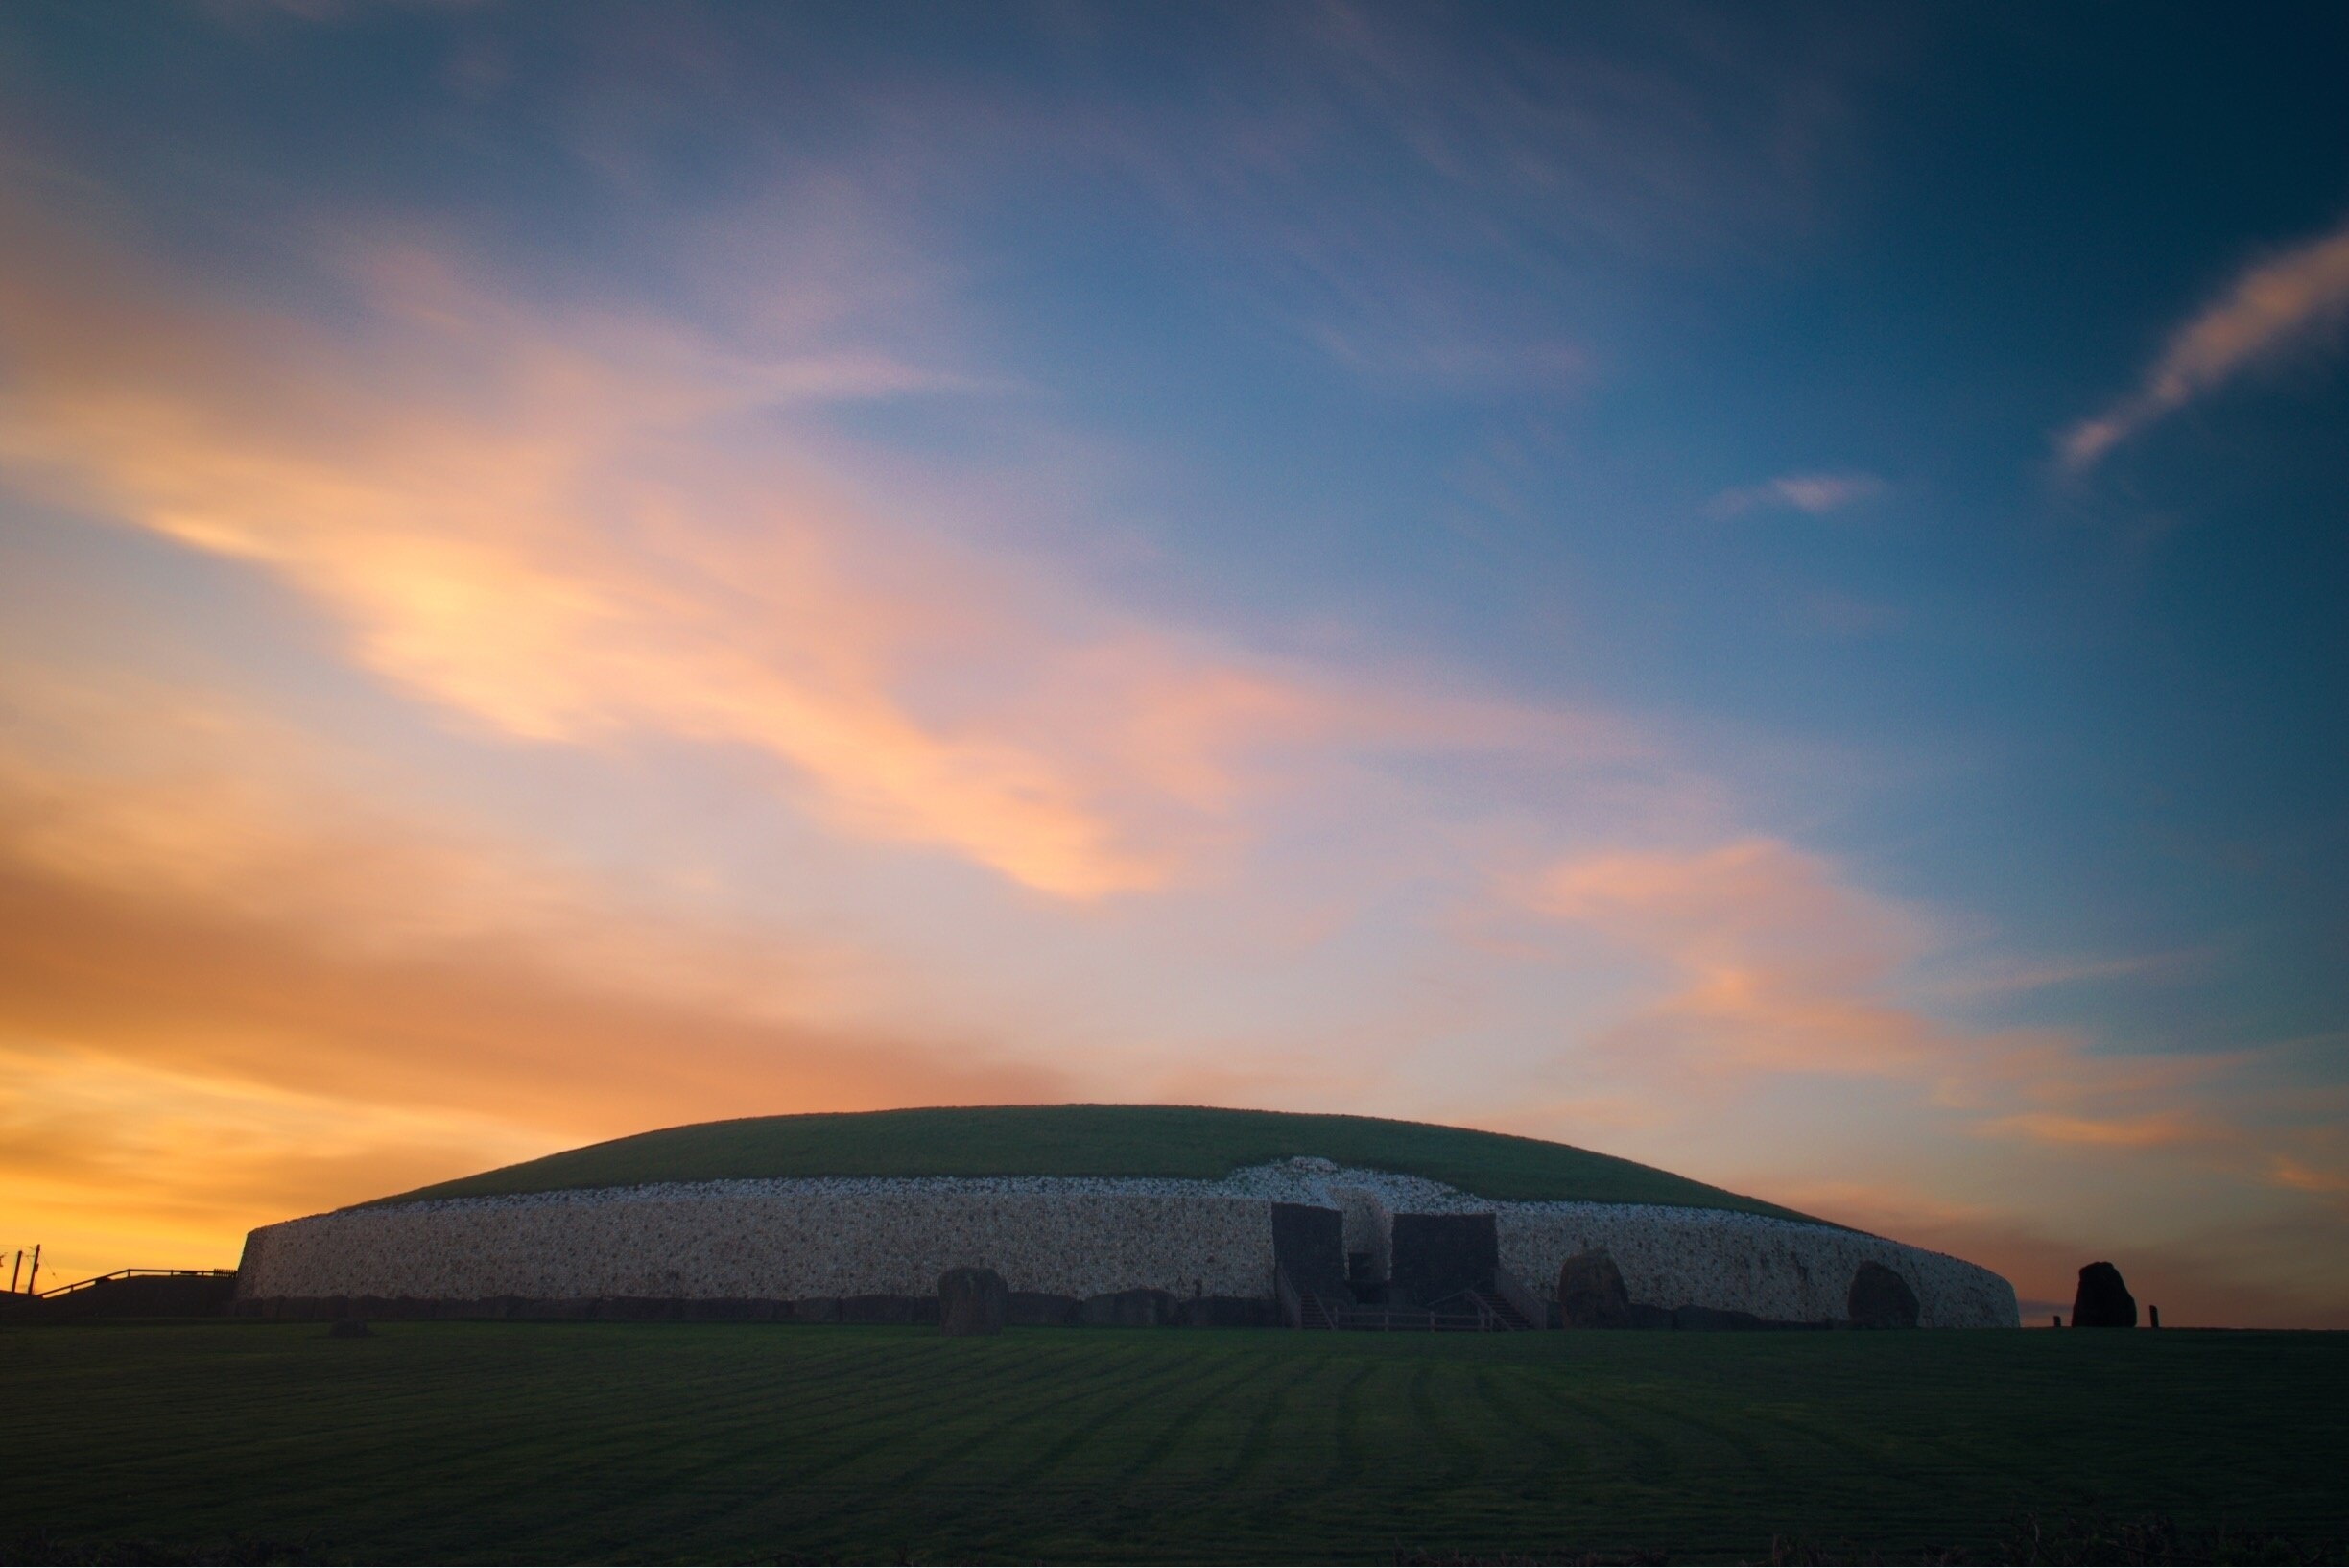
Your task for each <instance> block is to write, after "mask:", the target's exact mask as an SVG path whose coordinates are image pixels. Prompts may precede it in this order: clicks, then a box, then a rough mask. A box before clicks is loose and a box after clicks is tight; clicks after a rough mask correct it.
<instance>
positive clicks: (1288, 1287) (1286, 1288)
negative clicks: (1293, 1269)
mask: <svg viewBox="0 0 2349 1568" xmlns="http://www.w3.org/2000/svg"><path fill="white" fill-rule="evenodd" d="M1272 1290H1273V1293H1274V1294H1275V1295H1278V1296H1279V1297H1280V1304H1281V1316H1282V1317H1283V1318H1284V1319H1287V1320H1288V1323H1289V1326H1290V1327H1291V1328H1303V1327H1304V1326H1305V1304H1304V1303H1303V1302H1302V1301H1300V1300H1298V1299H1297V1292H1296V1287H1295V1286H1294V1285H1292V1284H1291V1283H1290V1282H1289V1271H1288V1270H1286V1269H1280V1268H1275V1269H1274V1270H1273V1271H1272Z"/></svg>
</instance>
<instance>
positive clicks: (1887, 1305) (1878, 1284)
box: [1843, 1262, 1917, 1328]
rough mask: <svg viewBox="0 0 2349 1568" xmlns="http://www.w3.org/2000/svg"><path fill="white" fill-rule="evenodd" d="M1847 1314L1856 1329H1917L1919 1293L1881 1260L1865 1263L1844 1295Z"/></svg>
mask: <svg viewBox="0 0 2349 1568" xmlns="http://www.w3.org/2000/svg"><path fill="white" fill-rule="evenodd" d="M1843 1316H1844V1317H1846V1318H1848V1319H1851V1322H1852V1326H1853V1327H1854V1328H1914V1327H1916V1326H1917V1298H1916V1292H1914V1291H1912V1290H1910V1288H1909V1282H1908V1281H1907V1280H1905V1279H1903V1278H1901V1276H1900V1275H1898V1274H1896V1273H1894V1272H1893V1271H1891V1270H1889V1269H1887V1268H1886V1267H1885V1266H1884V1265H1883V1264H1881V1263H1874V1262H1869V1263H1863V1264H1862V1265H1861V1266H1860V1268H1859V1271H1857V1272H1855V1273H1854V1274H1853V1275H1852V1282H1851V1290H1850V1291H1849V1292H1847V1293H1845V1295H1844V1297H1843Z"/></svg>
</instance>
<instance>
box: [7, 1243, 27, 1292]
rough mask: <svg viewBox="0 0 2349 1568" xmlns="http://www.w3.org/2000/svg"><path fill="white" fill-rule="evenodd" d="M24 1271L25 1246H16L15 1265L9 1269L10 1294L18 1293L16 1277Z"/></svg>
mask: <svg viewBox="0 0 2349 1568" xmlns="http://www.w3.org/2000/svg"><path fill="white" fill-rule="evenodd" d="M23 1272H24V1248H23V1247H18V1248H16V1263H15V1266H14V1267H13V1268H12V1269H10V1270H9V1295H15V1294H16V1278H17V1276H18V1275H20V1274H22V1273H23Z"/></svg>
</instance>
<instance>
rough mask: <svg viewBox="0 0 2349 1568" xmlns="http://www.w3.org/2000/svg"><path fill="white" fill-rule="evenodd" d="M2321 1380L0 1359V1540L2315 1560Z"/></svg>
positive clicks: (1727, 1341)
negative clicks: (2155, 1548)
mask: <svg viewBox="0 0 2349 1568" xmlns="http://www.w3.org/2000/svg"><path fill="white" fill-rule="evenodd" d="M2344 1352H2349V1341H2345V1340H2344V1339H2343V1338H2342V1337H2333V1336H2224V1335H2195V1334H2184V1333H2174V1332H2171V1331H2165V1332H2164V1333H2163V1334H2161V1335H2159V1336H2156V1335H2151V1334H2137V1335H2111V1336H2097V1335H2092V1334H2065V1335H2049V1334H2039V1335H2020V1334H2004V1335H1999V1334H1981V1335H1958V1334H1926V1335H1881V1336H1871V1335H1669V1334H1668V1335H1557V1334H1548V1335H1540V1334H1528V1335H1509V1336H1459V1337H1451V1336H1400V1335H1399V1336H1391V1337H1386V1336H1376V1335H1305V1334H1293V1333H1284V1332H1274V1331H1264V1332H1249V1331H1221V1332H1218V1331H1174V1330H1134V1331H1127V1330H1070V1331H1049V1330H1027V1331H1015V1332H1013V1333H1011V1334H1008V1335H1006V1336H1004V1337H1002V1338H1000V1339H996V1340H992V1341H985V1342H970V1341H944V1340H941V1339H939V1338H938V1337H937V1335H936V1334H935V1332H924V1331H921V1330H914V1329H887V1328H815V1327H804V1326H795V1325H692V1324H672V1325H650V1324H649V1325H529V1324H460V1323H424V1324H392V1325H388V1326H386V1327H383V1328H381V1329H380V1330H379V1337H378V1338H377V1339H375V1340H369V1341H356V1342H350V1341H335V1342H330V1341H328V1340H326V1339H325V1337H324V1335H323V1332H322V1330H320V1328H319V1327H317V1326H316V1325H298V1326H297V1325H243V1324H226V1323H224V1324H211V1325H187V1326H178V1327H173V1326H163V1325H142V1326H138V1327H126V1326H116V1327H111V1328H107V1329H104V1330H83V1329H55V1330H20V1329H7V1330H0V1364H5V1365H6V1366H8V1367H9V1368H10V1371H11V1376H10V1388H11V1392H12V1406H13V1409H14V1410H15V1411H16V1412H17V1413H18V1414H17V1417H16V1419H15V1420H13V1421H12V1422H9V1423H0V1475H4V1476H6V1477H7V1478H8V1485H7V1486H6V1487H5V1488H0V1539H6V1538H9V1537H17V1538H22V1537H25V1536H27V1535H28V1534H30V1533H32V1532H51V1533H53V1534H54V1535H55V1536H56V1538H57V1539H58V1540H59V1541H61V1542H72V1541H75V1540H96V1539H111V1540H116V1541H128V1540H147V1541H153V1542H158V1543H170V1542H175V1541H176V1542H185V1543H189V1544H190V1545H191V1546H197V1547H201V1546H202V1542H203V1541H205V1540H215V1541H217V1540H219V1539H220V1538H222V1537H225V1536H231V1535H233V1536H238V1537H242V1538H246V1539H251V1540H260V1541H276V1542H291V1543H295V1544H296V1545H297V1547H300V1548H301V1549H304V1550H307V1551H309V1552H311V1553H313V1554H315V1555H318V1556H327V1557H337V1556H342V1557H359V1558H366V1559H370V1560H377V1559H380V1560H387V1561H412V1560H484V1559H535V1560H571V1559H579V1558H593V1559H597V1560H603V1559H610V1558H628V1559H642V1560H657V1559H662V1558H702V1559H710V1560H744V1559H760V1558H767V1559H772V1558H774V1557H778V1556H781V1557H794V1556H796V1557H819V1558H838V1559H842V1560H872V1559H884V1560H896V1559H898V1558H899V1557H900V1556H909V1557H911V1558H913V1559H914V1560H923V1559H925V1558H953V1559H961V1560H999V1559H1014V1560H1038V1559H1049V1558H1054V1557H1059V1558H1084V1559H1098V1560H1132V1559H1157V1560H1163V1559H1167V1558H1176V1559H1182V1560H1200V1561H1222V1560H1240V1559H1255V1560H1263V1559H1272V1560H1293V1559H1300V1558H1304V1559H1312V1558H1329V1557H1349V1558H1355V1559H1361V1558H1371V1559H1383V1558H1386V1557H1388V1556H1392V1555H1393V1554H1394V1553H1395V1552H1397V1551H1398V1550H1401V1551H1405V1552H1424V1553H1427V1554H1429V1555H1431V1556H1445V1555H1460V1554H1466V1555H1472V1556H1535V1555H1539V1554H1544V1553H1569V1554H1571V1553H1576V1552H1590V1551H1597V1552H1615V1553H1621V1552H1628V1551H1642V1550H1644V1551H1658V1552H1663V1553H1666V1554H1668V1555H1670V1556H1673V1557H1674V1558H1676V1559H1677V1558H1698V1559H1701V1558H1705V1557H1708V1556H1709V1557H1718V1558H1732V1557H1739V1556H1743V1557H1745V1558H1749V1559H1750V1558H1752V1557H1755V1556H1763V1555H1766V1554H1767V1553H1768V1551H1769V1549H1770V1541H1769V1537H1770V1535H1771V1534H1772V1533H1780V1534H1786V1535H1794V1536H1800V1537H1803V1538H1805V1539H1811V1540H1827V1541H1837V1542H1842V1543H1846V1545H1847V1547H1848V1548H1851V1549H1854V1550H1856V1551H1858V1552H1859V1553H1860V1554H1861V1555H1873V1556H1882V1557H1887V1558H1892V1559H1895V1560H1899V1559H1909V1558H1915V1557H1919V1556H1925V1555H1928V1554H1930V1553H1938V1552H1943V1551H1947V1550H1950V1549H1952V1548H1958V1549H1962V1550H1964V1551H1965V1552H1966V1554H1967V1555H1968V1556H1970V1557H1973V1558H1974V1559H1976V1560H1980V1559H1981V1557H1982V1556H1987V1555H1989V1554H1990V1553H1991V1552H1992V1551H1994V1550H1995V1549H1996V1548H1995V1545H1994V1543H1995V1542H1996V1541H1997V1540H1998V1539H1999V1538H2000V1532H2002V1531H2003V1530H2004V1529H2005V1525H2006V1523H2007V1521H2008V1520H2009V1519H2010V1518H2011V1517H2012V1516H2013V1515H2015V1514H2016V1513H2017V1512H2019V1511H2021V1510H2023V1509H2035V1510H2037V1511H2039V1512H2041V1513H2043V1514H2062V1513H2066V1512H2076V1511H2079V1510H2082V1509H2101V1510H2103V1511H2106V1512H2109V1513H2112V1514H2115V1515H2117V1516H2121V1517H2130V1516H2135V1515H2142V1514H2147V1513H2168V1514H2172V1515H2174V1516H2176V1517H2177V1518H2178V1519H2179V1521H2180V1523H2181V1524H2184V1525H2195V1526H2205V1527H2206V1526H2209V1525H2212V1524H2215V1523H2216V1522H2217V1521H2218V1519H2219V1518H2220V1517H2222V1516H2223V1517H2224V1518H2225V1519H2226V1520H2227V1521H2229V1522H2230V1523H2232V1524H2233V1525H2235V1526H2236V1527H2237V1528H2238V1529H2239V1530H2240V1529H2243V1528H2246V1527H2248V1528H2252V1529H2262V1528H2264V1529H2267V1530H2283V1531H2287V1532H2291V1533H2293V1534H2294V1535H2295V1537H2296V1538H2304V1539H2308V1540H2311V1541H2315V1542H2325V1541H2334V1542H2338V1541H2339V1540H2341V1539H2342V1538H2343V1537H2349V1521H2344V1517H2343V1514H2344V1509H2345V1508H2349V1504H2344V1501H2343V1498H2342V1488H2341V1487H2340V1486H2339V1485H2338V1479H2339V1476H2340V1474H2342V1473H2343V1471H2344V1469H2345V1468H2349V1353H2344Z"/></svg>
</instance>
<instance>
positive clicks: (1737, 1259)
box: [1494, 1203, 2021, 1328]
mask: <svg viewBox="0 0 2349 1568" xmlns="http://www.w3.org/2000/svg"><path fill="white" fill-rule="evenodd" d="M1494 1208H1495V1210H1496V1212H1497V1214H1498V1220H1497V1227H1498V1229H1499V1231H1500V1239H1501V1267H1502V1268H1504V1269H1507V1271H1509V1272H1510V1273H1512V1274H1515V1275H1516V1276H1517V1277H1518V1278H1519V1279H1520V1280H1523V1281H1524V1282H1525V1284H1526V1285H1527V1286H1528V1287H1530V1289H1531V1290H1532V1291H1533V1292H1534V1293H1535V1294H1536V1295H1542V1296H1545V1297H1547V1298H1549V1299H1552V1300H1554V1299H1556V1297H1557V1278H1558V1265H1560V1264H1561V1263H1563V1262H1565V1261H1566V1259H1568V1258H1570V1257H1572V1256H1574V1255H1575V1254H1576V1253H1578V1252H1587V1251H1590V1250H1592V1249H1594V1248H1597V1247H1605V1248H1606V1249H1607V1251H1608V1252H1610V1253H1611V1254H1613V1256H1614V1259H1615V1265H1616V1267H1617V1268H1619V1269H1621V1270H1622V1271H1623V1276H1624V1285H1625V1288H1626V1289H1627V1290H1628V1291H1629V1292H1630V1295H1631V1299H1632V1300H1634V1301H1640V1302H1645V1303H1647V1304H1649V1305H1650V1306H1658V1307H1679V1306H1698V1307H1720V1308H1727V1309H1730V1310H1733V1311H1738V1312H1750V1313H1753V1314H1754V1315H1755V1316H1757V1317H1761V1318H1768V1319H1777V1320H1779V1321H1784V1322H1817V1321H1819V1320H1820V1319H1836V1318H1841V1317H1842V1316H1843V1313H1844V1305H1845V1302H1846V1299H1847V1295H1848V1293H1849V1292H1850V1290H1851V1281H1852V1275H1853V1274H1854V1273H1855V1272H1857V1271H1858V1270H1859V1268H1860V1265H1861V1264H1863V1263H1869V1262H1873V1263H1880V1264H1883V1265H1884V1266H1885V1267H1886V1268H1887V1269H1890V1270H1891V1271H1893V1272H1894V1273H1897V1274H1899V1275H1900V1276H1901V1277H1902V1278H1903V1279H1905V1280H1907V1281H1908V1282H1909V1288H1910V1290H1912V1291H1914V1292H1916V1296H1917V1304H1918V1308H1919V1312H1918V1321H1919V1324H1920V1325H1921V1326H1922V1327H1925V1328H2013V1327H2015V1326H2017V1325H2018V1324H2019V1322H2020V1321H2021V1319H2020V1317H2019V1315H2018V1313H2017V1311H2016V1306H2015V1293H2014V1287H2013V1286H2011V1285H2009V1284H2007V1283H2006V1281H2005V1280H2004V1279H2002V1278H2000V1277H1999V1276H1998V1275H1997V1274H1994V1273H1992V1272H1991V1271H1989V1270H1987V1269H1982V1268H1978V1267H1976V1266H1975V1265H1973V1264H1971V1263H1967V1262H1964V1261H1963V1260H1961V1259H1958V1258H1953V1257H1949V1256H1947V1255H1946V1254H1943V1253H1940V1252H1928V1251H1925V1250H1924V1249H1922V1248H1921V1247H1904V1246H1903V1245H1901V1244H1900V1243H1899V1242H1892V1241H1886V1240H1885V1239H1884V1238H1883V1237H1881V1236H1869V1235H1865V1234H1863V1233H1862V1232H1860V1231H1857V1230H1840V1229H1838V1228H1836V1227H1835V1226H1833V1225H1817V1224H1798V1223H1795V1222H1792V1221H1787V1220H1772V1219H1768V1218H1765V1217H1764V1216H1761V1215H1757V1214H1733V1213H1730V1212H1728V1211H1727V1210H1722V1209H1683V1208H1655V1207H1650V1206H1648V1205H1645V1204H1631V1203H1499V1204H1495V1205H1494Z"/></svg>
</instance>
